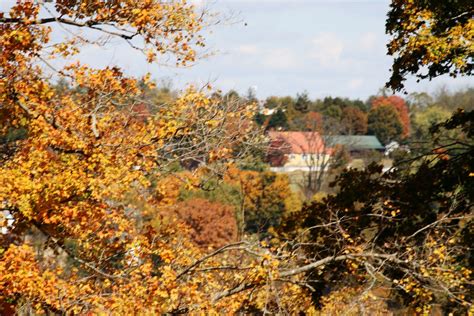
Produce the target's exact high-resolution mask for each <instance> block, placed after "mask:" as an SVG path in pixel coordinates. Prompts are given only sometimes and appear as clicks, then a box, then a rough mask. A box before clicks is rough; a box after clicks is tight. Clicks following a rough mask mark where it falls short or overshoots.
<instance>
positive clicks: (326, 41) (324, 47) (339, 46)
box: [310, 33, 344, 67]
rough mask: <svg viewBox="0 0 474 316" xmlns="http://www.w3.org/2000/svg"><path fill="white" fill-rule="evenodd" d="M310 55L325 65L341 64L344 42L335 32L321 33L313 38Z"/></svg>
mask: <svg viewBox="0 0 474 316" xmlns="http://www.w3.org/2000/svg"><path fill="white" fill-rule="evenodd" d="M312 45H313V47H312V51H311V53H310V57H311V58H314V59H316V60H317V61H318V62H319V64H320V65H321V66H323V67H334V66H336V67H337V66H339V65H340V63H341V55H342V52H343V50H344V43H343V42H342V40H340V39H339V38H338V37H337V36H336V35H335V34H333V33H321V34H319V35H318V36H317V37H315V38H314V39H313V40H312Z"/></svg>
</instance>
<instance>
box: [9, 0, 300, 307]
mask: <svg viewBox="0 0 474 316" xmlns="http://www.w3.org/2000/svg"><path fill="white" fill-rule="evenodd" d="M204 16H205V14H204V15H203V14H200V13H199V12H197V10H196V8H195V7H194V6H192V5H190V4H188V3H186V1H168V2H162V1H145V2H138V3H137V2H136V1H120V2H103V1H88V2H83V1H72V2H71V1H68V2H65V1H54V2H48V3H44V2H33V1H17V3H16V4H15V5H13V6H12V7H11V9H10V11H9V12H7V13H2V14H1V16H0V41H1V42H2V48H1V50H0V121H1V134H2V142H3V144H2V145H5V146H4V147H2V159H1V161H0V183H1V185H0V207H1V218H0V222H1V228H2V235H1V236H0V247H1V248H0V249H1V252H0V300H1V301H2V302H9V303H11V305H13V306H14V307H15V306H16V307H17V308H27V309H29V310H31V311H32V313H57V314H69V313H74V314H88V313H114V314H133V313H143V314H155V313H158V314H161V313H175V312H183V311H190V312H191V311H195V312H199V311H204V310H207V311H208V312H212V311H220V312H224V313H228V312H231V313H232V312H234V311H236V310H237V309H238V308H240V305H241V304H242V300H241V299H239V298H238V295H235V296H234V297H233V298H232V302H231V303H230V304H229V301H228V300H227V297H228V296H230V295H222V294H220V293H221V292H222V287H223V286H224V284H226V283H228V282H231V279H227V278H225V277H224V279H222V278H220V279H219V278H217V279H216V278H215V277H216V274H215V273H214V272H212V271H215V270H209V271H211V272H208V273H203V274H199V276H197V277H196V278H187V277H184V276H187V275H189V273H191V272H192V271H193V269H192V268H190V266H192V264H193V263H194V262H195V261H196V260H198V257H199V256H200V253H201V252H200V251H199V249H197V248H196V247H195V246H193V244H192V242H190V240H189V238H188V236H186V234H179V233H178V232H179V231H180V230H182V231H185V229H184V228H183V227H181V226H180V225H173V224H166V223H162V224H161V225H158V226H152V225H150V224H149V223H148V219H149V218H150V217H153V214H150V211H151V210H153V207H151V205H154V204H155V203H162V202H164V201H163V199H164V197H165V196H168V194H167V193H168V192H169V191H168V190H171V188H170V187H166V186H163V187H160V188H159V191H160V194H156V191H157V188H155V187H154V186H155V185H156V184H157V183H159V182H160V178H161V177H162V176H163V173H167V172H168V170H170V166H172V165H173V164H175V163H179V162H181V161H189V160H193V161H198V162H199V167H200V169H202V170H203V172H204V173H206V172H211V170H214V169H215V168H216V167H220V166H225V162H224V160H228V159H234V158H235V159H238V156H239V155H240V154H239V153H242V150H243V147H242V146H238V144H245V143H249V141H250V138H249V135H251V133H250V130H251V128H252V124H251V116H252V113H253V109H252V108H249V107H248V106H246V105H243V104H241V103H237V102H226V103H222V102H220V100H215V99H212V98H209V97H208V96H206V95H205V93H204V92H202V91H199V90H197V89H194V88H192V87H191V88H189V89H187V90H186V91H184V92H183V93H182V95H180V96H178V97H177V98H176V99H175V100H173V102H171V103H169V102H164V103H162V102H160V103H152V102H147V101H146V100H143V95H144V93H145V92H146V91H147V89H148V88H146V87H151V86H152V83H150V82H149V80H148V79H149V78H148V76H145V77H144V78H132V77H128V76H126V75H125V74H124V73H123V72H122V71H121V70H120V69H119V68H118V67H107V68H103V69H94V68H90V67H87V66H85V65H83V64H81V63H80V61H77V62H74V63H72V64H68V65H66V66H65V67H64V68H60V69H56V75H57V76H59V77H63V78H65V79H66V80H67V82H68V86H69V87H68V89H61V90H60V89H56V88H55V87H54V85H53V84H52V83H51V82H50V80H49V77H50V76H49V74H47V73H45V72H44V70H43V69H44V68H43V67H50V66H51V67H54V65H53V64H54V61H55V60H56V59H57V58H65V57H67V58H73V56H74V55H75V54H77V53H78V52H80V51H81V49H82V48H83V46H82V44H84V45H87V44H93V45H99V46H101V45H105V44H107V41H106V40H107V39H109V38H114V37H115V38H118V39H120V40H123V41H125V42H126V43H128V44H129V45H130V47H131V49H137V50H139V51H140V52H143V53H144V54H145V57H146V58H147V59H148V61H150V62H152V61H153V60H155V59H156V58H158V59H160V58H162V59H163V60H168V61H171V62H173V63H176V64H179V65H182V64H188V63H192V62H193V61H194V60H195V58H196V48H197V47H199V46H201V45H203V40H202V38H201V36H200V35H199V33H200V31H201V29H202V26H203V25H204V20H203V18H204ZM59 26H61V27H65V28H67V29H68V30H69V31H70V33H68V34H70V35H71V36H70V37H68V38H60V39H58V38H57V37H54V39H55V40H54V41H53V37H51V36H50V34H51V32H52V30H53V28H55V27H59ZM80 30H84V31H85V32H84V34H85V35H84V34H82V35H79V34H78V32H77V31H80ZM86 30H87V31H86ZM94 33H95V35H105V36H106V37H105V38H104V37H102V38H98V37H97V36H94V35H91V36H90V38H86V37H85V36H86V35H89V34H94ZM138 105H146V109H147V111H148V110H149V113H148V114H147V115H146V117H143V115H142V114H143V111H141V110H140V111H136V106H138ZM12 131H18V132H19V133H20V135H18V136H15V137H10V136H8V137H6V138H3V135H12V134H11V132H12ZM250 142H251V141H250ZM244 151H245V150H244ZM221 161H222V163H220V162H221ZM173 194H174V193H173ZM173 194H171V195H170V196H172V195H173ZM131 196H133V197H134V198H133V199H131V198H130V197H131ZM130 201H134V203H131V202H130ZM137 201H140V203H138V202H137ZM5 232H6V233H5ZM33 242H34V244H33ZM34 246H35V247H36V248H35V247H34ZM43 250H45V251H43ZM46 250H47V251H46ZM248 262H249V263H250V262H252V258H249V259H248ZM216 265H220V263H217V264H216ZM255 266H258V264H256V265H255ZM251 270H252V273H254V274H251V275H249V276H248V277H247V279H249V280H254V279H255V278H256V277H257V276H260V275H261V274H258V273H257V274H255V271H254V269H251ZM245 271H247V270H245ZM248 271H249V273H250V269H249V270H248ZM196 273H197V272H196ZM229 277H230V275H229ZM243 277H244V278H245V276H243ZM221 282H223V283H221ZM288 289H289V288H288ZM290 290H291V289H290ZM58 293H61V294H60V295H58Z"/></svg>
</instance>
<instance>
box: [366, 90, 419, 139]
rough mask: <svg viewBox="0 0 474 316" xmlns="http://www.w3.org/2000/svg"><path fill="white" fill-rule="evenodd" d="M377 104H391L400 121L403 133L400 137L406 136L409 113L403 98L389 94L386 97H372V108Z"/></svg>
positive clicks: (408, 127)
mask: <svg viewBox="0 0 474 316" xmlns="http://www.w3.org/2000/svg"><path fill="white" fill-rule="evenodd" d="M379 106H391V107H393V108H394V109H395V110H396V111H397V113H398V117H399V118H400V123H402V127H403V134H402V137H403V138H406V137H408V136H409V135H410V114H409V112H408V106H407V105H406V103H405V100H403V98H401V97H399V96H396V95H391V96H388V97H385V96H380V97H376V98H374V99H372V109H374V108H377V107H379Z"/></svg>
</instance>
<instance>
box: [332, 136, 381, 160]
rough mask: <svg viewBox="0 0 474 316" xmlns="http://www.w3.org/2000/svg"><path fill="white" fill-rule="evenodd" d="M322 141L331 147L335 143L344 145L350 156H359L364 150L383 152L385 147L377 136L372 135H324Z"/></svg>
mask: <svg viewBox="0 0 474 316" xmlns="http://www.w3.org/2000/svg"><path fill="white" fill-rule="evenodd" d="M324 142H325V143H326V146H330V147H333V146H335V145H340V146H344V147H345V148H346V149H347V150H348V151H349V152H350V154H351V156H353V157H354V156H360V155H361V154H363V153H364V152H367V151H370V150H375V151H378V152H384V150H385V147H384V146H383V145H382V143H380V141H379V140H378V138H377V137H376V136H373V135H335V136H325V137H324Z"/></svg>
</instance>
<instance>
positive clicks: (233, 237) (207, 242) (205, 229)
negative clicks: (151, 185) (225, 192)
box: [172, 199, 238, 249]
mask: <svg viewBox="0 0 474 316" xmlns="http://www.w3.org/2000/svg"><path fill="white" fill-rule="evenodd" d="M172 212H173V213H175V214H176V215H177V217H178V219H179V220H182V221H183V222H184V223H185V224H187V225H188V226H189V227H190V228H191V232H190V236H191V239H192V240H193V241H194V242H195V243H196V244H198V245H199V246H200V247H203V248H204V249H208V248H214V249H216V248H220V247H222V246H225V245H227V244H230V243H232V242H236V241H237V234H238V231H237V221H236V218H235V212H234V208H233V207H232V206H229V205H223V204H220V203H217V202H210V201H207V200H204V199H190V200H186V201H184V202H181V203H177V204H174V205H173V206H172Z"/></svg>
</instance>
